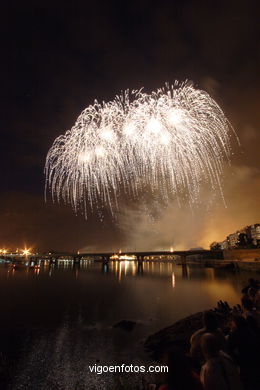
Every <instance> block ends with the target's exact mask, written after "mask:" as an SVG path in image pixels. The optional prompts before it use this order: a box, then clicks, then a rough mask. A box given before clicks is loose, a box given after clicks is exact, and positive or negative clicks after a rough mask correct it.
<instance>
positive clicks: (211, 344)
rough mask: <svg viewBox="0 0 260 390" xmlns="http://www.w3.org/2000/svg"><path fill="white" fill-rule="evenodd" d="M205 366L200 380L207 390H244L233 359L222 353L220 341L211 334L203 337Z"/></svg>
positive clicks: (202, 347)
mask: <svg viewBox="0 0 260 390" xmlns="http://www.w3.org/2000/svg"><path fill="white" fill-rule="evenodd" d="M201 349H202V353H203V356H204V359H205V361H206V362H205V364H204V365H203V366H202V368H201V373H200V378H201V381H202V383H203V385H204V389H205V390H242V389H243V386H242V383H241V381H240V378H239V374H238V371H237V369H236V366H235V364H234V363H233V361H232V359H231V357H230V356H229V355H227V354H226V353H224V352H223V351H220V349H219V341H218V339H217V338H216V337H215V336H214V335H213V334H210V333H205V334H204V335H203V336H202V337H201Z"/></svg>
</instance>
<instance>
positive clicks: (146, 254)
mask: <svg viewBox="0 0 260 390" xmlns="http://www.w3.org/2000/svg"><path fill="white" fill-rule="evenodd" d="M194 255H197V256H198V255H200V256H203V257H206V258H209V259H223V251H221V250H214V251H211V250H203V249H201V250H187V251H172V250H170V251H163V250H162V251H120V252H119V253H115V252H82V253H73V252H49V253H42V254H39V253H38V254H28V255H27V256H24V257H26V258H27V259H28V260H29V261H35V262H36V261H37V260H40V259H42V260H43V259H44V260H47V261H49V262H50V263H56V262H57V261H58V260H59V259H62V258H64V257H65V258H71V260H73V262H74V263H75V264H77V263H80V261H81V260H82V259H84V258H86V257H87V258H92V259H94V260H95V259H96V260H100V261H103V262H104V263H108V262H109V261H111V260H113V258H114V259H115V256H118V260H120V258H119V256H134V257H135V260H137V261H138V262H142V261H144V260H149V258H151V257H159V256H178V257H179V258H180V260H181V263H182V264H186V260H187V257H188V256H194ZM14 257H20V256H18V255H17V256H15V255H13V256H10V255H5V256H1V259H5V260H12V258H14Z"/></svg>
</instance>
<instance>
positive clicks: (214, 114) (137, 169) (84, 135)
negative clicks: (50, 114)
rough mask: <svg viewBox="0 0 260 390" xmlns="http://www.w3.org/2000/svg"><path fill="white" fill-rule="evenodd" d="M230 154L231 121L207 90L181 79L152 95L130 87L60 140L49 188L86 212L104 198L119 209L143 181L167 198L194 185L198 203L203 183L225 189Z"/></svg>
mask: <svg viewBox="0 0 260 390" xmlns="http://www.w3.org/2000/svg"><path fill="white" fill-rule="evenodd" d="M229 155H230V125H229V122H228V120H227V119H226V117H225V115H224V113H223V111H222V110H221V108H220V107H219V106H218V104H217V103H216V102H215V101H214V100H213V99H212V98H211V97H210V96H209V95H208V94H207V93H206V92H204V91H202V90H199V89H195V88H194V87H193V85H191V84H190V83H180V84H179V83H178V82H175V84H174V85H173V86H170V85H168V84H166V85H165V87H163V88H161V89H158V90H157V91H154V92H152V93H151V94H147V93H144V92H142V91H133V92H131V93H130V92H129V91H125V92H124V93H122V95H120V96H117V97H116V98H115V99H114V100H113V101H110V102H108V103H105V102H103V103H102V104H100V103H98V102H97V101H95V102H94V104H93V105H90V106H89V107H87V108H86V109H85V110H84V111H83V112H82V113H81V114H80V116H79V117H78V119H77V121H76V123H75V125H74V126H73V127H72V129H71V130H69V131H67V132H66V133H65V135H62V136H60V137H58V138H57V139H56V140H55V141H54V143H53V145H52V147H51V148H50V150H49V152H48V155H47V159H46V165H45V175H46V189H48V188H49V189H50V191H51V194H52V198H53V199H54V200H55V199H57V200H58V201H61V200H63V201H64V202H66V203H70V204H71V205H72V207H73V209H74V210H75V211H77V210H78V209H80V208H82V207H83V209H84V211H85V215H86V216H87V208H88V205H90V207H91V209H92V210H94V208H95V207H98V206H99V204H100V203H101V204H105V205H108V206H109V208H110V210H111V212H112V213H113V211H114V210H115V208H117V199H118V197H119V194H120V193H122V192H123V193H126V194H127V195H128V196H133V197H134V196H137V195H138V194H139V193H140V192H141V190H142V188H144V187H150V188H151V189H152V191H154V192H156V191H157V192H159V193H160V194H161V196H162V198H163V199H168V200H169V199H170V198H172V196H174V195H177V194H178V193H182V192H183V191H185V190H188V194H189V198H190V202H191V203H194V202H196V200H197V199H198V197H199V190H200V184H201V183H202V181H207V182H209V183H210V185H211V187H212V189H213V190H215V189H219V191H220V193H221V184H220V176H221V173H222V169H223V168H222V164H223V161H226V160H228V159H229Z"/></svg>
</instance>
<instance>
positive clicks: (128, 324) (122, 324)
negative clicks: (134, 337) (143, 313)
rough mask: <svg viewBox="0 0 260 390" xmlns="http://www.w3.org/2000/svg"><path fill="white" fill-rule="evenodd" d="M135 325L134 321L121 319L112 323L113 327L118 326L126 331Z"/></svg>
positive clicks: (129, 330)
mask: <svg viewBox="0 0 260 390" xmlns="http://www.w3.org/2000/svg"><path fill="white" fill-rule="evenodd" d="M135 326H136V322H135V321H131V320H122V321H119V322H117V323H116V324H115V325H114V328H120V329H123V330H125V331H127V332H131V331H132V330H133V329H134V327H135Z"/></svg>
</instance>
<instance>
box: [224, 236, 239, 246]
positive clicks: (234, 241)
mask: <svg viewBox="0 0 260 390" xmlns="http://www.w3.org/2000/svg"><path fill="white" fill-rule="evenodd" d="M239 234H240V232H236V233H232V234H229V235H228V236H227V242H228V248H235V247H236V246H237V244H238V240H239Z"/></svg>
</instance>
